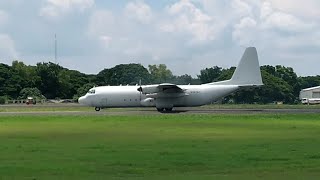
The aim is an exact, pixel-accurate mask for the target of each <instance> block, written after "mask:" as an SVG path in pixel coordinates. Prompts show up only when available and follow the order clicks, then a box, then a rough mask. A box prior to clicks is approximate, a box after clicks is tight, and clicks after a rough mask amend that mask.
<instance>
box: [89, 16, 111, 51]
mask: <svg viewBox="0 0 320 180" xmlns="http://www.w3.org/2000/svg"><path fill="white" fill-rule="evenodd" d="M116 29H117V24H116V18H115V16H114V15H113V13H112V12H111V11H105V10H97V11H95V12H93V14H92V15H91V17H90V18H89V28H88V35H89V36H90V37H92V38H96V39H98V40H99V41H100V43H102V45H103V47H109V46H110V45H111V43H112V39H113V38H112V34H113V33H114V32H115V31H116Z"/></svg>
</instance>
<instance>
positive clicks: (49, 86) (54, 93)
mask: <svg viewBox="0 0 320 180" xmlns="http://www.w3.org/2000/svg"><path fill="white" fill-rule="evenodd" d="M62 69H63V68H62V67H61V66H59V65H57V64H54V63H52V62H49V63H46V62H43V63H37V66H36V73H37V75H38V76H39V77H40V81H39V82H38V84H37V88H38V89H40V91H41V92H42V93H43V95H44V96H45V97H46V98H48V99H53V98H56V97H59V93H60V92H59V90H60V89H61V88H60V83H59V73H60V71H61V70H62Z"/></svg>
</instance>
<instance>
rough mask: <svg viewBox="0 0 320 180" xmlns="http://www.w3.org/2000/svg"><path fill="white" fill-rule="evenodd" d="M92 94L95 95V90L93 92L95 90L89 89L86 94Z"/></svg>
mask: <svg viewBox="0 0 320 180" xmlns="http://www.w3.org/2000/svg"><path fill="white" fill-rule="evenodd" d="M94 93H96V90H95V89H90V90H89V91H88V94H94Z"/></svg>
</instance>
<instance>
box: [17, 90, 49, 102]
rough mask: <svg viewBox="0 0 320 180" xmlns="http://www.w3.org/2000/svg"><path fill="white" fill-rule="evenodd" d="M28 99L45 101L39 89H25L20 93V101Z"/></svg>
mask: <svg viewBox="0 0 320 180" xmlns="http://www.w3.org/2000/svg"><path fill="white" fill-rule="evenodd" d="M28 97H33V98H35V99H39V100H41V99H45V97H44V96H43V95H42V94H41V92H40V90H39V89H38V88H23V89H22V90H21V91H20V93H19V98H18V99H27V98H28Z"/></svg>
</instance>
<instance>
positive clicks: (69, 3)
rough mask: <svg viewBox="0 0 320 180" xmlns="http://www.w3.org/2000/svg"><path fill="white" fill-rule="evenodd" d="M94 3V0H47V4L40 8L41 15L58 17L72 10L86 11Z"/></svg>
mask: <svg viewBox="0 0 320 180" xmlns="http://www.w3.org/2000/svg"><path fill="white" fill-rule="evenodd" d="M93 5H94V0H46V4H45V6H43V7H42V8H41V9H40V15H41V16H45V17H49V18H57V17H59V16H61V15H63V14H65V13H69V12H70V11H74V10H78V11H84V10H85V9H87V8H90V7H92V6H93Z"/></svg>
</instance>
